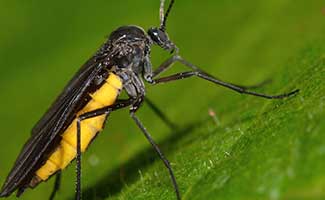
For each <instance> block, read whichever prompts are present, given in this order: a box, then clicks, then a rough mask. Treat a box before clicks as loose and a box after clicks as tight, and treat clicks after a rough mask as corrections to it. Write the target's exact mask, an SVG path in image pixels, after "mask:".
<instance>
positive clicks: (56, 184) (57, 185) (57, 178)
mask: <svg viewBox="0 0 325 200" xmlns="http://www.w3.org/2000/svg"><path fill="white" fill-rule="evenodd" d="M60 185H61V171H59V172H57V174H56V176H55V182H54V187H53V191H52V193H51V196H50V200H53V199H54V197H55V195H56V193H57V192H58V191H59V190H60Z"/></svg>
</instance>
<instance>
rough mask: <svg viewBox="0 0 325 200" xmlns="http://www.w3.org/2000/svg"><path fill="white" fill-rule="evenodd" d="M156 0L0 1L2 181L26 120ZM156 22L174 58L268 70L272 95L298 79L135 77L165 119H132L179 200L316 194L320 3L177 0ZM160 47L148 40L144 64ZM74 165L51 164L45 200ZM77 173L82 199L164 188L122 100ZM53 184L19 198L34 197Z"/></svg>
mask: <svg viewBox="0 0 325 200" xmlns="http://www.w3.org/2000/svg"><path fill="white" fill-rule="evenodd" d="M158 7H159V1H158V0H150V1H144V0H141V1H134V0H124V1H108V0H101V1H40V0H32V1H9V0H2V1H0V27H1V29H0V69H1V70H0V91H1V98H0V106H1V112H0V113H1V114H0V123H1V134H0V182H1V184H2V183H3V181H4V179H5V177H6V175H7V173H8V172H9V170H10V168H11V167H12V165H13V162H14V161H15V159H16V156H17V155H18V153H19V151H20V149H21V147H22V145H23V144H24V142H25V141H26V139H27V138H28V137H29V134H30V130H31V128H32V126H33V125H34V124H35V123H36V122H37V120H38V119H39V118H40V117H41V116H42V114H43V113H44V111H45V110H46V109H47V108H48V106H49V105H50V104H51V102H52V101H53V100H54V98H55V97H56V96H57V95H58V94H59V92H60V91H61V89H62V88H63V87H64V86H65V84H66V83H67V81H68V80H69V79H70V78H71V77H72V75H73V74H74V73H75V72H76V71H77V70H78V68H79V67H80V66H81V65H82V64H83V63H84V62H85V61H86V60H87V59H88V58H89V57H90V56H91V55H92V54H93V53H94V52H95V51H96V50H97V48H98V47H99V46H100V45H101V44H102V43H103V42H104V41H105V37H106V36H107V35H109V33H110V32H111V31H113V30H114V29H115V28H117V27H119V26H121V25H128V24H136V25H139V26H142V27H144V28H145V29H147V28H149V27H151V26H156V25H158V23H159V21H158ZM167 29H168V32H169V36H170V37H171V39H172V40H173V41H174V42H175V43H176V44H177V45H178V47H179V48H180V53H181V55H182V56H183V57H184V58H186V59H188V60H190V61H191V62H193V63H195V64H197V65H199V66H201V67H202V68H203V69H204V70H206V71H208V72H209V73H211V74H214V75H216V76H217V77H221V78H222V79H223V80H227V81H230V82H234V83H238V84H243V85H250V84H254V83H258V82H261V81H263V80H265V79H269V78H272V80H273V82H272V83H271V84H269V85H267V86H265V87H263V88H261V89H258V90H257V91H259V92H264V93H272V94H274V93H281V92H286V91H289V90H292V89H295V88H300V89H301V92H300V94H299V95H298V96H296V97H294V98H290V99H287V100H284V101H277V100H274V101H270V100H264V99H259V98H255V97H249V96H243V95H238V94H236V93H234V92H232V91H229V90H227V89H224V88H220V87H216V86H214V85H212V84H210V83H207V82H205V81H202V80H197V79H195V78H193V79H191V80H183V81H179V82H177V83H170V84H165V85H159V86H148V87H147V96H148V97H150V98H151V99H152V100H153V101H154V102H155V103H156V104H158V105H159V106H160V108H161V109H162V110H163V111H165V112H166V113H167V115H168V117H170V118H171V119H172V120H173V121H174V122H175V123H176V124H177V125H178V129H177V130H174V131H171V130H170V129H169V128H168V127H166V125H164V124H163V123H162V122H161V121H160V120H159V118H157V117H156V116H155V115H154V113H153V112H152V111H151V110H150V109H148V108H147V106H146V105H145V106H143V108H142V109H141V111H140V112H139V117H140V118H141V120H142V121H143V123H144V124H145V125H146V127H147V128H148V130H149V131H150V132H151V134H152V135H153V137H154V138H155V139H156V141H157V142H158V143H159V144H160V146H161V147H162V149H163V150H164V151H165V153H166V154H167V157H168V158H169V160H170V161H171V163H172V165H173V168H174V170H175V173H176V177H177V179H178V182H179V186H180V189H181V193H182V196H183V197H184V199H324V198H325V192H324V191H325V172H324V169H325V160H324V156H325V135H324V133H325V123H324V117H325V111H324V105H325V102H324V101H325V86H324V85H325V81H324V80H325V67H324V66H325V64H324V62H325V37H324V35H325V34H324V33H325V2H324V1H321V0H312V1H308V0H301V1H294V0H271V1H258V0H250V1H245V0H231V1H230V0H218V1H216V0H206V1H185V0H177V1H176V4H175V7H174V9H173V10H172V13H171V14H170V18H169V20H168V24H167ZM168 56H169V55H168V53H166V52H163V51H162V50H161V49H159V48H157V47H154V48H153V50H152V63H153V65H154V66H157V65H159V63H161V62H162V61H163V60H164V59H166V58H167V57H168ZM182 69H184V68H182V67H181V66H178V68H177V70H178V71H180V70H182ZM209 109H211V110H213V111H214V112H215V113H216V116H217V120H215V119H213V118H211V117H210V116H209V115H208V110H209ZM74 171H75V170H74V164H73V165H71V166H70V167H69V168H68V169H67V170H65V171H64V173H63V181H62V189H61V191H60V193H59V195H58V198H57V199H73V195H74V182H75V178H74V176H75V173H74ZM82 179H83V188H84V199H175V196H174V193H173V189H172V186H171V183H170V180H169V177H168V174H167V171H166V169H165V168H164V166H163V164H162V163H161V162H160V160H159V159H158V158H157V156H156V155H155V154H154V153H153V152H152V150H151V148H150V147H149V144H148V142H147V141H146V140H145V138H144V137H143V136H142V134H141V132H140V131H139V130H138V129H137V127H136V126H135V124H134V123H133V122H132V121H131V120H130V119H129V117H128V111H127V110H124V111H118V112H116V113H114V114H113V115H111V117H110V119H109V121H108V124H107V126H106V129H105V130H104V131H103V132H102V133H101V134H100V135H99V136H98V137H97V138H96V140H95V142H94V143H93V144H92V145H91V147H90V148H89V149H88V151H87V153H85V154H84V157H83V176H82ZM52 186H53V180H50V181H48V182H47V183H43V184H41V185H39V186H38V187H37V188H36V189H34V190H28V191H26V193H25V194H24V195H23V196H22V199H47V198H48V196H49V194H50V190H51V189H52ZM8 199H15V198H14V197H11V198H8Z"/></svg>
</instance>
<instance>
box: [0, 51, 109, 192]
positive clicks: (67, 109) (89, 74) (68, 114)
mask: <svg viewBox="0 0 325 200" xmlns="http://www.w3.org/2000/svg"><path fill="white" fill-rule="evenodd" d="M111 56H112V55H107V54H100V56H99V55H98V53H97V54H96V55H95V56H93V57H92V58H90V59H89V60H88V61H87V62H86V63H85V64H84V65H83V66H82V67H81V69H80V70H79V71H78V72H77V73H76V74H75V76H74V77H73V78H72V79H71V80H70V82H69V83H68V85H67V86H66V87H65V88H64V90H63V92H62V93H61V94H60V95H59V96H58V97H57V99H56V100H55V102H54V103H53V104H52V105H51V107H50V108H49V109H48V110H47V112H46V113H45V114H44V116H43V117H42V118H41V120H40V121H39V122H38V123H37V124H36V125H35V126H34V128H33V129H32V135H31V137H30V138H29V140H28V141H27V142H26V144H25V145H24V147H23V149H22V150H21V152H20V155H19V156H18V158H17V160H16V162H15V164H14V166H13V168H12V170H11V172H10V173H9V175H8V177H7V179H6V181H5V183H4V185H3V187H2V189H1V192H0V196H8V195H10V194H11V193H12V192H13V191H15V190H16V189H19V188H24V187H26V184H29V181H30V179H31V178H32V176H33V173H34V172H35V170H37V167H39V165H40V164H42V162H44V159H47V158H46V156H48V154H49V153H50V152H51V151H53V150H54V148H55V147H56V145H57V144H59V142H60V137H58V136H60V134H62V132H63V131H64V130H65V129H66V128H67V126H69V124H70V123H71V122H72V120H73V119H74V118H75V115H76V113H77V111H78V109H80V105H81V104H83V101H84V99H85V98H86V96H87V95H88V93H89V89H90V87H91V83H92V82H93V80H94V79H95V78H96V76H97V75H98V73H99V72H100V71H101V70H103V65H102V63H103V60H104V58H106V59H105V62H107V61H109V60H110V59H109V58H110V57H111ZM105 64H106V66H107V63H105ZM55 144H56V145H55Z"/></svg>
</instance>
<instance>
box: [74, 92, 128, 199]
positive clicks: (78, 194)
mask: <svg viewBox="0 0 325 200" xmlns="http://www.w3.org/2000/svg"><path fill="white" fill-rule="evenodd" d="M133 102H134V99H132V98H130V99H127V100H118V101H116V103H114V104H113V105H111V106H106V107H104V108H100V109H97V110H93V111H90V112H87V113H84V114H82V115H80V116H79V117H78V118H77V156H76V164H77V165H76V173H77V177H76V179H77V180H76V197H75V198H76V200H81V128H80V124H81V121H83V120H85V119H89V118H93V117H97V116H100V115H104V114H109V113H110V112H112V111H114V110H117V109H120V108H124V107H127V106H129V105H131V104H132V103H133Z"/></svg>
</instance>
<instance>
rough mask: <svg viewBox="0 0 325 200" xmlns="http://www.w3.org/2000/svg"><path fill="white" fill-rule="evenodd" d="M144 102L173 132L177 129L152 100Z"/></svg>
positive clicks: (146, 99)
mask: <svg viewBox="0 0 325 200" xmlns="http://www.w3.org/2000/svg"><path fill="white" fill-rule="evenodd" d="M144 101H145V102H146V103H147V104H148V106H149V107H150V108H151V109H152V110H153V111H154V112H155V113H156V115H157V116H158V117H159V118H160V119H161V120H162V121H163V122H164V123H165V124H166V125H167V126H168V127H169V128H170V129H171V130H174V129H175V128H176V125H175V124H174V123H173V122H172V121H170V120H169V119H168V117H167V116H166V115H165V114H164V113H163V112H162V111H161V110H160V109H159V108H158V107H157V106H156V105H155V104H154V103H153V102H152V101H151V100H149V99H148V98H147V97H146V98H145V99H144Z"/></svg>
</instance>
